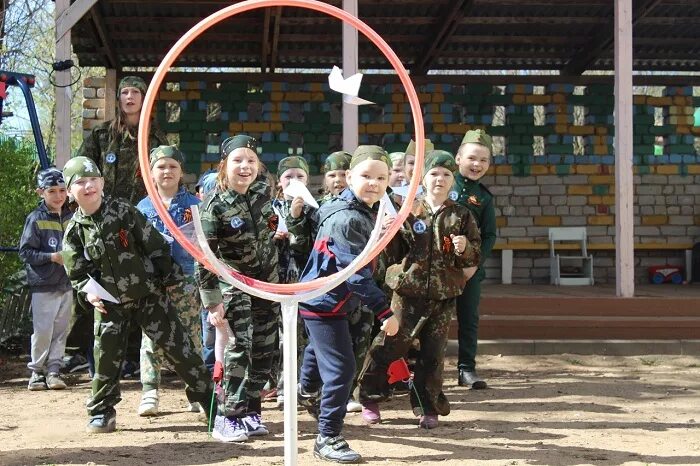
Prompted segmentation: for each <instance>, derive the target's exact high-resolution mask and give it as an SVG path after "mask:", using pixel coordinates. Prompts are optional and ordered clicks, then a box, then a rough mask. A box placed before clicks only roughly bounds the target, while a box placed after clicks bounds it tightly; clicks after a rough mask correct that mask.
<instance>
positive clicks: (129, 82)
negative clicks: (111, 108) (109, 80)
mask: <svg viewBox="0 0 700 466" xmlns="http://www.w3.org/2000/svg"><path fill="white" fill-rule="evenodd" d="M125 87H135V88H136V89H138V90H139V91H141V94H143V95H146V89H148V86H147V85H146V81H144V80H143V78H140V77H138V76H124V77H123V78H122V80H121V81H119V87H118V88H117V96H119V95H120V94H121V93H122V89H124V88H125Z"/></svg>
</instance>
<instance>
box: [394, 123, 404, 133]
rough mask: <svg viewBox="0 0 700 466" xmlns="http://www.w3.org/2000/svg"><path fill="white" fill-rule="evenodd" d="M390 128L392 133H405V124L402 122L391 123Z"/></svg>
mask: <svg viewBox="0 0 700 466" xmlns="http://www.w3.org/2000/svg"><path fill="white" fill-rule="evenodd" d="M391 127H392V130H393V132H394V133H405V132H406V125H405V124H403V123H394V124H393V125H391Z"/></svg>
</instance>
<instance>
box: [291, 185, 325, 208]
mask: <svg viewBox="0 0 700 466" xmlns="http://www.w3.org/2000/svg"><path fill="white" fill-rule="evenodd" d="M283 192H284V195H285V196H289V197H291V198H295V197H300V198H302V199H304V204H306V205H310V206H311V207H313V208H314V209H318V202H316V199H314V197H313V196H312V195H311V193H310V192H309V190H308V188H307V187H306V186H304V183H302V182H301V181H299V180H291V181H290V182H289V184H288V185H287V187H286V188H284V191H283Z"/></svg>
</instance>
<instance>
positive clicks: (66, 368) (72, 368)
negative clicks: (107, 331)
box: [61, 354, 90, 374]
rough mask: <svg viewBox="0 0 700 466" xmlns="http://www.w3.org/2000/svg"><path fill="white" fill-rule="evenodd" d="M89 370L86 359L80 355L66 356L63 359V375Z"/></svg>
mask: <svg viewBox="0 0 700 466" xmlns="http://www.w3.org/2000/svg"><path fill="white" fill-rule="evenodd" d="M89 368H90V364H89V363H88V360H87V358H85V356H83V355H82V354H74V355H73V356H66V357H65V358H63V369H61V372H63V373H64V374H74V373H76V372H83V371H86V370H88V369H89Z"/></svg>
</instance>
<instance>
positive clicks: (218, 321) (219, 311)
mask: <svg viewBox="0 0 700 466" xmlns="http://www.w3.org/2000/svg"><path fill="white" fill-rule="evenodd" d="M208 310H209V315H208V316H207V320H208V321H209V323H210V324H212V325H213V326H214V327H221V326H222V325H224V324H225V323H226V318H225V317H224V304H223V303H220V304H217V305H216V306H214V307H213V308H211V309H208Z"/></svg>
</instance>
